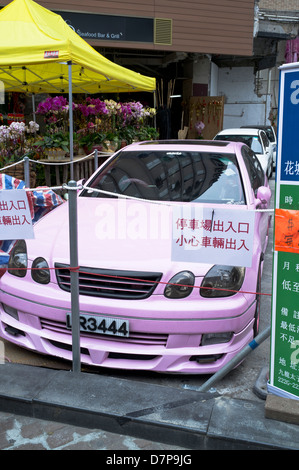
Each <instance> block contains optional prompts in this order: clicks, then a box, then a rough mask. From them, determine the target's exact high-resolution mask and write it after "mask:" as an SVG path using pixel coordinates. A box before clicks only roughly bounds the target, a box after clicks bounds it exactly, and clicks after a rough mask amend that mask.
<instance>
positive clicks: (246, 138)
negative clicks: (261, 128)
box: [215, 134, 263, 153]
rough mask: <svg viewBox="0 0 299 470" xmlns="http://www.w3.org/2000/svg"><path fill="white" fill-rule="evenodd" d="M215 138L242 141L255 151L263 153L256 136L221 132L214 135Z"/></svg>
mask: <svg viewBox="0 0 299 470" xmlns="http://www.w3.org/2000/svg"><path fill="white" fill-rule="evenodd" d="M215 139H216V140H228V141H231V142H242V143H243V144H246V145H247V146H248V147H249V148H251V149H252V150H253V151H254V152H255V153H263V147H262V143H261V141H260V139H259V137H258V136H252V135H246V134H242V135H241V134H240V135H238V134H231V135H230V134H222V135H218V136H216V137H215Z"/></svg>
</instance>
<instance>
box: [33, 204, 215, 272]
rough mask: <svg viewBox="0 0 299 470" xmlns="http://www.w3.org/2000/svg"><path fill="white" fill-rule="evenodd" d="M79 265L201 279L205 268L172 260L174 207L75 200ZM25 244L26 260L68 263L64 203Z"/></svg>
mask: <svg viewBox="0 0 299 470" xmlns="http://www.w3.org/2000/svg"><path fill="white" fill-rule="evenodd" d="M77 201H78V206H77V212H78V259H79V265H80V266H84V267H97V268H103V269H118V270H134V271H148V272H162V273H164V274H165V275H166V276H168V275H172V274H173V273H176V272H179V271H181V270H190V271H192V272H193V273H194V274H195V275H196V276H204V275H205V273H206V272H207V270H208V269H210V265H209V264H201V263H192V262H191V263H190V262H174V261H172V249H171V246H172V212H173V207H175V205H169V206H168V205H164V204H163V205H162V204H157V203H147V202H144V201H142V202H140V201H135V200H117V199H102V198H91V197H79V198H78V200H77ZM34 234H35V239H32V240H27V249H28V258H29V259H30V260H31V261H32V260H33V259H34V258H35V257H37V256H43V257H44V258H46V259H47V261H48V263H49V265H50V266H54V264H55V263H65V264H69V262H70V245H69V211H68V204H67V203H65V204H63V205H62V206H60V207H58V208H56V209H54V210H53V211H52V212H50V213H49V214H47V215H46V216H45V217H43V218H42V219H40V220H39V221H38V222H37V223H36V224H35V226H34Z"/></svg>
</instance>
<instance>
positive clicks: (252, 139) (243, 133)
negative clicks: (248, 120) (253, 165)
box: [214, 128, 273, 178]
mask: <svg viewBox="0 0 299 470" xmlns="http://www.w3.org/2000/svg"><path fill="white" fill-rule="evenodd" d="M214 139H215V140H225V141H240V142H244V143H245V144H247V145H248V147H249V148H251V150H253V151H254V153H255V154H256V156H257V157H258V159H259V161H260V163H261V166H262V168H263V170H264V172H265V175H266V176H267V177H268V178H271V176H272V172H273V150H272V146H271V144H270V142H269V139H268V137H267V135H266V133H265V131H263V130H260V129H253V128H239V129H238V128H237V129H224V130H222V131H220V132H218V134H217V135H216V136H215V137H214Z"/></svg>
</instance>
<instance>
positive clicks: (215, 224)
mask: <svg viewBox="0 0 299 470" xmlns="http://www.w3.org/2000/svg"><path fill="white" fill-rule="evenodd" d="M254 221H255V213H254V211H247V210H244V211H242V210H238V209H236V210H229V209H223V210H222V209H221V210H220V209H215V210H213V209H208V208H200V207H194V206H191V207H190V206H187V205H186V206H179V207H177V208H175V209H174V211H173V218H172V260H173V261H189V262H194V263H209V264H225V265H229V266H244V267H251V263H252V251H253V239H254Z"/></svg>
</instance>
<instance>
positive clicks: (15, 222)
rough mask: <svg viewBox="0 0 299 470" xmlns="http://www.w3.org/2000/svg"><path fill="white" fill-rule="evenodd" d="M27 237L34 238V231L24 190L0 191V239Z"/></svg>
mask: <svg viewBox="0 0 299 470" xmlns="http://www.w3.org/2000/svg"><path fill="white" fill-rule="evenodd" d="M28 238H34V232H33V226H32V219H31V214H30V207H29V202H28V198H27V195H26V191H25V190H24V189H16V190H12V189H7V190H2V191H0V240H20V239H28Z"/></svg>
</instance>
